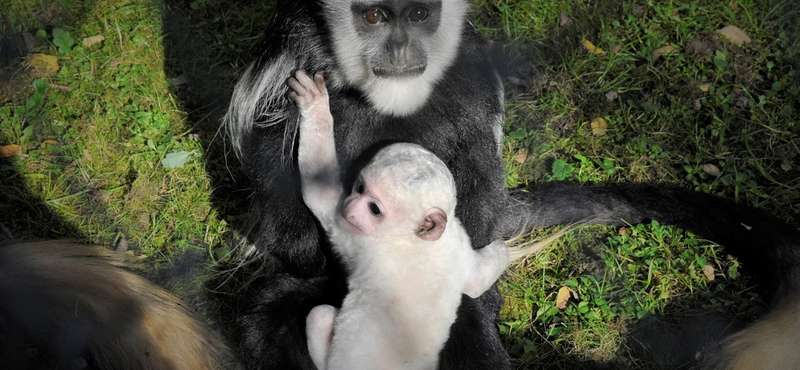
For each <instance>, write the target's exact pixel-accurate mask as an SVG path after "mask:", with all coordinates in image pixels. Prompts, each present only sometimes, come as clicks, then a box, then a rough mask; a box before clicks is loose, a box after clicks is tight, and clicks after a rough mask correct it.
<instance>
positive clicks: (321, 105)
mask: <svg viewBox="0 0 800 370" xmlns="http://www.w3.org/2000/svg"><path fill="white" fill-rule="evenodd" d="M287 83H288V84H289V87H291V88H292V90H291V91H289V98H290V99H292V100H293V101H294V102H295V104H297V107H298V108H299V109H300V115H301V116H302V118H303V119H302V121H301V122H302V123H307V124H311V125H312V127H313V128H322V127H327V126H330V125H332V124H333V117H331V112H330V107H329V106H328V89H326V88H325V80H324V79H323V77H322V72H317V74H315V75H314V79H313V80H312V79H311V77H309V76H308V75H307V74H306V73H305V72H303V71H302V70H298V71H297V72H295V74H294V77H289V80H288V81H287ZM319 126H322V127H319Z"/></svg>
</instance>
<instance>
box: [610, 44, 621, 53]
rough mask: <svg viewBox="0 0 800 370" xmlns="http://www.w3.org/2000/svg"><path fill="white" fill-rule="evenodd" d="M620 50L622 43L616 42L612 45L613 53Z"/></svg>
mask: <svg viewBox="0 0 800 370" xmlns="http://www.w3.org/2000/svg"><path fill="white" fill-rule="evenodd" d="M621 50H622V45H620V44H616V45H614V49H613V50H612V51H613V52H614V54H616V53H619V52H620V51H621Z"/></svg>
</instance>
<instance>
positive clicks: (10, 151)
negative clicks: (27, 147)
mask: <svg viewBox="0 0 800 370" xmlns="http://www.w3.org/2000/svg"><path fill="white" fill-rule="evenodd" d="M19 150H20V146H19V145H17V144H11V145H0V158H8V157H11V156H13V155H17V154H18V153H19Z"/></svg>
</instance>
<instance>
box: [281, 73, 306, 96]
mask: <svg viewBox="0 0 800 370" xmlns="http://www.w3.org/2000/svg"><path fill="white" fill-rule="evenodd" d="M286 84H287V85H289V87H291V88H292V90H294V92H295V93H297V94H300V95H307V94H308V91H307V89H306V87H305V85H303V83H302V82H300V81H298V80H297V79H295V78H294V77H289V79H288V80H286Z"/></svg>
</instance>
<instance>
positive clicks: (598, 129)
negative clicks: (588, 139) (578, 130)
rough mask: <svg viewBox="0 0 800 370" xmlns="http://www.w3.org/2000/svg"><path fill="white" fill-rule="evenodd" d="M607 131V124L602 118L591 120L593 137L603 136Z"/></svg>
mask: <svg viewBox="0 0 800 370" xmlns="http://www.w3.org/2000/svg"><path fill="white" fill-rule="evenodd" d="M607 130H608V123H606V120H605V119H604V118H603V117H597V118H595V119H593V120H592V133H593V134H594V136H603V135H605V134H606V131H607Z"/></svg>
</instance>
